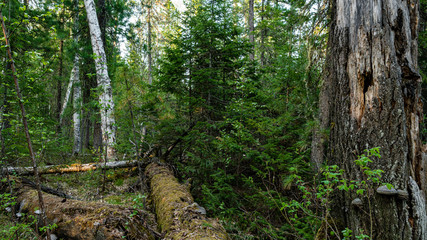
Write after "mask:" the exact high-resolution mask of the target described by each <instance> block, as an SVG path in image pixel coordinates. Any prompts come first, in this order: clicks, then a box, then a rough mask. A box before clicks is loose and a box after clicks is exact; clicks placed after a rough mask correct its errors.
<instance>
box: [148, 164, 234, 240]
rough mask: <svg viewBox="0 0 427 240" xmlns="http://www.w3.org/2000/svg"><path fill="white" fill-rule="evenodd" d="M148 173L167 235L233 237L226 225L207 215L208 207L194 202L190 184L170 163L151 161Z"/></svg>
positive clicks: (208, 239)
mask: <svg viewBox="0 0 427 240" xmlns="http://www.w3.org/2000/svg"><path fill="white" fill-rule="evenodd" d="M145 174H146V176H147V180H148V181H149V183H150V188H151V199H152V201H153V203H154V206H155V210H156V215H157V223H158V224H159V227H160V229H161V231H162V234H164V236H165V237H164V239H176V240H178V239H180V240H182V239H203V240H217V239H229V237H228V235H227V233H226V231H225V229H224V228H223V227H222V225H221V224H220V223H219V222H218V221H217V220H214V219H209V218H207V217H206V216H205V214H206V211H205V210H204V208H202V207H200V206H199V205H198V204H197V203H195V202H194V199H193V197H192V196H191V194H190V192H189V190H188V188H187V187H186V186H185V185H183V184H180V183H179V182H178V180H177V179H176V178H175V177H174V176H173V173H172V171H170V170H169V169H168V168H167V167H166V166H162V165H160V164H157V163H151V164H149V165H148V166H147V167H146V170H145Z"/></svg>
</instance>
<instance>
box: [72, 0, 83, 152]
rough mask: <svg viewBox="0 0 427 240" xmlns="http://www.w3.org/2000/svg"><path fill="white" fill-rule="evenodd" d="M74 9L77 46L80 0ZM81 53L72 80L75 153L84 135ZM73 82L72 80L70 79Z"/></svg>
mask: <svg viewBox="0 0 427 240" xmlns="http://www.w3.org/2000/svg"><path fill="white" fill-rule="evenodd" d="M74 9H75V15H74V30H73V31H74V43H75V45H76V46H77V45H78V42H79V34H78V31H79V1H78V0H74ZM79 64H80V55H79V51H78V50H77V52H76V56H75V57H74V63H73V71H72V76H71V77H72V78H73V80H72V82H73V99H74V100H73V108H74V113H73V124H74V128H73V129H74V147H73V153H74V154H78V153H80V151H81V149H82V135H81V123H80V120H81V119H80V115H81V111H82V110H81V109H82V101H81V95H82V94H81V92H82V87H81V83H80V68H79ZM70 82H71V81H70Z"/></svg>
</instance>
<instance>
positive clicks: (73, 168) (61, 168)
mask: <svg viewBox="0 0 427 240" xmlns="http://www.w3.org/2000/svg"><path fill="white" fill-rule="evenodd" d="M137 165H138V161H137V160H133V161H115V162H107V163H106V164H104V163H83V164H80V163H76V164H71V165H48V166H42V167H38V168H39V174H40V175H41V174H54V173H73V172H87V171H93V170H97V169H102V168H103V169H116V168H130V167H136V166H137ZM6 172H9V173H13V174H14V175H18V176H29V175H33V173H34V172H33V168H32V167H7V168H0V176H1V175H2V174H3V173H6Z"/></svg>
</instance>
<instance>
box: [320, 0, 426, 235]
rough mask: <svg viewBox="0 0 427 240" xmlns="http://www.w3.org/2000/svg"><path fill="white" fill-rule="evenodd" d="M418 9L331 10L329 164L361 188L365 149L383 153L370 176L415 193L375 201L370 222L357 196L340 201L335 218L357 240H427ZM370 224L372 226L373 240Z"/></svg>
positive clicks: (361, 2)
mask: <svg viewBox="0 0 427 240" xmlns="http://www.w3.org/2000/svg"><path fill="white" fill-rule="evenodd" d="M418 5H419V2H418V1H417V0H407V1H401V0H387V1H380V0H334V1H332V4H331V11H332V21H331V27H330V35H329V43H328V46H329V47H328V51H329V56H330V57H329V61H328V65H327V69H326V71H327V74H328V79H327V81H328V84H329V87H330V89H333V92H334V94H328V99H327V101H325V102H324V104H326V106H325V107H326V109H328V116H325V118H326V119H327V122H328V124H327V125H328V126H329V127H330V136H329V139H330V141H329V146H328V147H329V148H328V150H327V153H328V158H329V159H331V161H332V163H333V164H338V165H340V166H341V168H342V169H344V170H345V175H346V176H345V177H346V178H348V179H357V180H362V178H363V176H362V173H361V172H360V170H359V167H358V166H356V165H355V164H354V160H355V159H357V157H358V156H359V155H360V154H362V153H363V150H364V149H369V148H372V147H381V156H382V157H381V158H380V159H374V162H373V163H372V164H371V165H370V168H371V169H382V170H384V171H385V172H384V174H383V177H382V179H381V181H382V182H387V183H391V184H393V185H394V187H395V188H396V189H402V190H405V191H408V192H409V193H410V196H409V199H407V200H405V199H398V198H396V197H385V196H379V195H378V194H376V193H373V194H372V196H371V198H372V199H371V210H372V212H371V213H370V214H368V215H369V216H367V213H366V212H363V211H360V210H359V209H356V208H354V207H352V206H351V201H352V199H354V198H355V196H354V195H353V194H351V193H348V194H342V195H341V196H337V198H336V199H335V206H334V208H333V209H334V217H335V218H336V219H337V221H338V222H339V223H340V224H341V226H347V227H349V228H350V229H352V230H353V231H354V233H355V234H356V235H357V234H360V233H361V230H362V229H364V230H365V231H364V232H365V233H369V234H372V236H371V237H372V239H427V233H426V227H425V219H426V212H425V210H422V209H425V198H424V194H423V192H424V191H425V188H426V186H425V181H424V180H423V179H422V178H423V176H424V174H423V173H422V171H424V170H423V169H422V161H421V160H422V159H421V151H420V150H421V143H420V140H419V137H418V136H419V124H420V121H421V119H422V117H423V115H422V103H421V98H420V90H421V89H420V82H421V77H420V75H419V73H418V67H417V35H418V33H417V31H418ZM411 179H413V180H411ZM415 183H416V184H415ZM414 184H415V185H416V186H415V185H414ZM423 211H424V212H423ZM366 219H373V223H372V224H373V232H370V229H369V228H370V227H369V225H370V222H369V221H366Z"/></svg>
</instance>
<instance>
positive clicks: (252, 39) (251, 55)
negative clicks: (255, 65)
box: [248, 0, 255, 60]
mask: <svg viewBox="0 0 427 240" xmlns="http://www.w3.org/2000/svg"><path fill="white" fill-rule="evenodd" d="M248 25H249V26H248V30H249V42H250V43H251V44H252V45H254V44H255V35H254V31H255V26H254V0H249V19H248ZM249 58H250V59H251V60H254V58H255V53H254V46H252V51H251V52H250V53H249Z"/></svg>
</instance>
